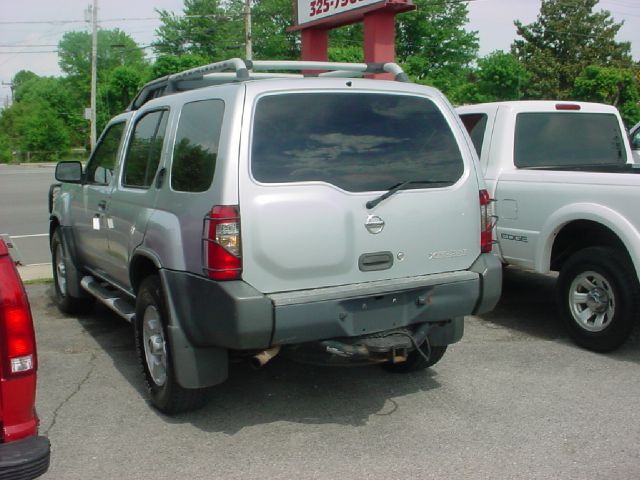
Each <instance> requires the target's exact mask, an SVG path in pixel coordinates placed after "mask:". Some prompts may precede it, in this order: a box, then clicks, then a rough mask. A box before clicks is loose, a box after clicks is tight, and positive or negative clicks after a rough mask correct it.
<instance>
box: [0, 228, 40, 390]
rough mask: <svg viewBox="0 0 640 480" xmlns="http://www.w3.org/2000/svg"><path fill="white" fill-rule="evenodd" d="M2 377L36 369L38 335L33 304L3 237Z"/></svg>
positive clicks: (0, 273)
mask: <svg viewBox="0 0 640 480" xmlns="http://www.w3.org/2000/svg"><path fill="white" fill-rule="evenodd" d="M0 357H2V358H1V359H0V360H1V365H2V366H1V367H0V377H1V378H4V379H7V378H11V377H15V376H21V375H26V374H32V373H34V372H35V370H36V365H37V358H36V339H35V332H34V330H33V320H32V317H31V308H30V307H29V300H28V299H27V294H26V292H25V290H24V287H23V286H22V282H21V281H20V277H19V275H18V272H17V270H16V268H15V265H14V264H13V260H12V259H11V257H10V256H9V252H8V250H7V247H6V245H5V244H4V243H3V242H1V241H0Z"/></svg>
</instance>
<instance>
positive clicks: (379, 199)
mask: <svg viewBox="0 0 640 480" xmlns="http://www.w3.org/2000/svg"><path fill="white" fill-rule="evenodd" d="M452 183H454V182H452V181H451V180H407V181H406V182H402V183H398V184H397V185H394V186H393V187H391V188H390V189H389V190H387V191H386V192H384V193H383V194H382V195H380V196H379V197H376V198H374V199H373V200H369V201H368V202H367V203H365V207H367V209H368V210H371V209H372V208H373V207H375V206H376V205H378V204H379V203H380V202H382V201H383V200H386V199H387V198H389V197H390V196H391V195H393V194H394V193H396V192H398V191H400V190H402V189H403V188H404V187H406V186H407V185H414V184H426V185H451V184H452Z"/></svg>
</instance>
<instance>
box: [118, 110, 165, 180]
mask: <svg viewBox="0 0 640 480" xmlns="http://www.w3.org/2000/svg"><path fill="white" fill-rule="evenodd" d="M167 116H168V115H167V112H165V111H163V110H160V111H155V112H150V113H147V114H146V115H144V116H143V117H142V118H140V120H138V122H137V123H136V126H135V128H134V131H133V135H132V137H131V141H130V142H129V148H128V150H127V157H126V159H125V164H124V177H123V179H122V184H123V185H125V186H127V187H138V188H147V187H149V186H150V185H151V182H153V178H154V177H155V175H156V170H157V169H158V164H159V163H160V155H161V153H162V142H163V141H164V134H165V130H166V128H167Z"/></svg>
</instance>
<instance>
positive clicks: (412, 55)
mask: <svg viewBox="0 0 640 480" xmlns="http://www.w3.org/2000/svg"><path fill="white" fill-rule="evenodd" d="M414 3H415V5H416V6H417V7H418V9H417V11H415V12H410V13H405V14H402V15H399V16H398V17H397V20H396V25H397V28H396V30H397V32H396V37H397V39H396V53H397V57H398V60H399V61H400V62H401V63H403V64H404V65H405V68H406V70H407V72H408V73H409V74H410V75H411V76H413V77H414V78H415V79H416V80H418V81H420V82H421V83H429V84H433V85H435V86H437V87H438V88H440V89H442V90H443V91H444V92H445V93H447V94H452V93H453V92H455V91H456V90H457V89H459V88H460V87H461V86H462V85H464V84H465V83H466V82H467V78H468V75H469V73H470V66H471V64H472V62H473V61H474V60H475V59H476V57H477V53H478V33H477V32H468V31H466V30H465V29H464V25H465V24H466V23H467V21H468V14H469V11H468V8H467V5H466V4H465V3H462V2H443V1H440V0H415V1H414Z"/></svg>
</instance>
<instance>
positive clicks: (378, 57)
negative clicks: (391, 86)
mask: <svg viewBox="0 0 640 480" xmlns="http://www.w3.org/2000/svg"><path fill="white" fill-rule="evenodd" d="M395 17H396V12H395V11H389V10H377V11H375V12H371V13H367V14H366V15H365V16H364V22H363V23H364V61H365V63H387V62H395V61H396V22H395ZM372 77H373V78H379V79H383V80H393V75H391V74H390V73H378V74H375V75H372Z"/></svg>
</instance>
